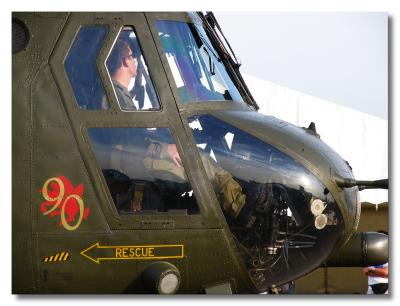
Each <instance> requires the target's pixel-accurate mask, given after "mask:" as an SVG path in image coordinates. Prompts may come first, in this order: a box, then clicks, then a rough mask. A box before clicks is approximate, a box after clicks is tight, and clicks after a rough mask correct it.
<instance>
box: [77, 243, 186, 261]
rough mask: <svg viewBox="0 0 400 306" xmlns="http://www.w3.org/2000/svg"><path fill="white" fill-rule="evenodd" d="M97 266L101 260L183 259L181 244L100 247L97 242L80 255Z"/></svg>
mask: <svg viewBox="0 0 400 306" xmlns="http://www.w3.org/2000/svg"><path fill="white" fill-rule="evenodd" d="M80 254H81V255H82V256H84V257H86V258H87V259H89V260H91V261H93V262H95V263H97V264H99V263H100V261H101V260H135V259H165V258H183V256H184V254H183V244H168V245H119V246H110V245H107V246H101V245H100V243H99V242H97V243H95V244H94V245H92V246H90V247H88V248H87V249H85V250H83V251H82V252H81V253H80Z"/></svg>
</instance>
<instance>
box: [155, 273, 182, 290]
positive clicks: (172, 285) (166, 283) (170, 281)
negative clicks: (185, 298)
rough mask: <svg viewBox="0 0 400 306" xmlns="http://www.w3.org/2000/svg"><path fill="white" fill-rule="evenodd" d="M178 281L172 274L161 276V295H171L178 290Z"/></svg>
mask: <svg viewBox="0 0 400 306" xmlns="http://www.w3.org/2000/svg"><path fill="white" fill-rule="evenodd" d="M178 285H179V279H178V277H177V276H176V275H175V274H174V273H169V274H166V275H163V276H162V277H161V279H160V283H159V291H160V293H161V294H172V293H175V292H176V290H177V289H178Z"/></svg>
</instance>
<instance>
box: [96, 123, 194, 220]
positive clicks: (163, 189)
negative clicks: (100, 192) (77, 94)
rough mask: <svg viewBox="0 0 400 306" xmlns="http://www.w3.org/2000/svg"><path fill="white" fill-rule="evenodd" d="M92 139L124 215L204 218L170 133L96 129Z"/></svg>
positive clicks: (165, 131) (116, 201) (157, 129)
mask: <svg viewBox="0 0 400 306" xmlns="http://www.w3.org/2000/svg"><path fill="white" fill-rule="evenodd" d="M88 134H89V140H90V144H91V147H92V149H93V151H94V153H95V156H96V160H97V163H98V164H99V166H100V168H101V170H102V173H103V175H104V178H105V181H106V182H107V186H108V188H109V191H110V194H111V196H112V198H113V201H114V204H115V206H116V208H117V210H118V212H119V213H120V214H138V213H141V214H143V213H170V214H197V213H199V210H198V206H197V202H196V199H195V196H194V194H193V190H192V188H191V185H190V183H189V182H188V180H187V176H186V172H185V169H184V168H183V166H182V165H181V164H180V163H177V162H176V158H178V159H179V154H178V152H177V150H176V146H175V144H174V141H173V138H172V136H171V133H170V131H169V129H167V128H90V129H89V130H88ZM179 160H180V159H179Z"/></svg>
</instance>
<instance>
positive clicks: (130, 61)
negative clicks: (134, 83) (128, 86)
mask: <svg viewBox="0 0 400 306" xmlns="http://www.w3.org/2000/svg"><path fill="white" fill-rule="evenodd" d="M126 63H127V67H128V71H129V74H130V75H131V77H132V78H133V77H135V76H136V68H137V60H136V58H135V57H134V55H133V53H132V50H131V48H129V53H128V56H127V57H126Z"/></svg>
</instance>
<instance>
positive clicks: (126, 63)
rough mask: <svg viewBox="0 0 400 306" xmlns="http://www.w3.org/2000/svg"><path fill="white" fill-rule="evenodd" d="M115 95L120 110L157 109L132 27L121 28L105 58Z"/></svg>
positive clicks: (152, 88)
mask: <svg viewBox="0 0 400 306" xmlns="http://www.w3.org/2000/svg"><path fill="white" fill-rule="evenodd" d="M107 69H108V72H109V73H110V76H111V79H112V82H113V86H114V89H115V93H116V95H117V98H118V102H119V105H120V107H121V109H122V110H125V111H135V110H156V109H159V108H160V104H159V102H158V99H157V95H156V92H155V90H154V87H153V82H152V81H151V77H150V74H149V70H148V68H147V65H146V62H145V60H144V57H143V54H142V51H141V48H140V45H139V42H138V39H137V37H136V34H135V31H134V30H133V28H132V27H125V28H124V29H123V30H122V31H121V34H120V35H119V37H118V39H117V41H116V43H115V45H114V46H113V49H112V50H111V54H110V56H109V57H108V59H107Z"/></svg>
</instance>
